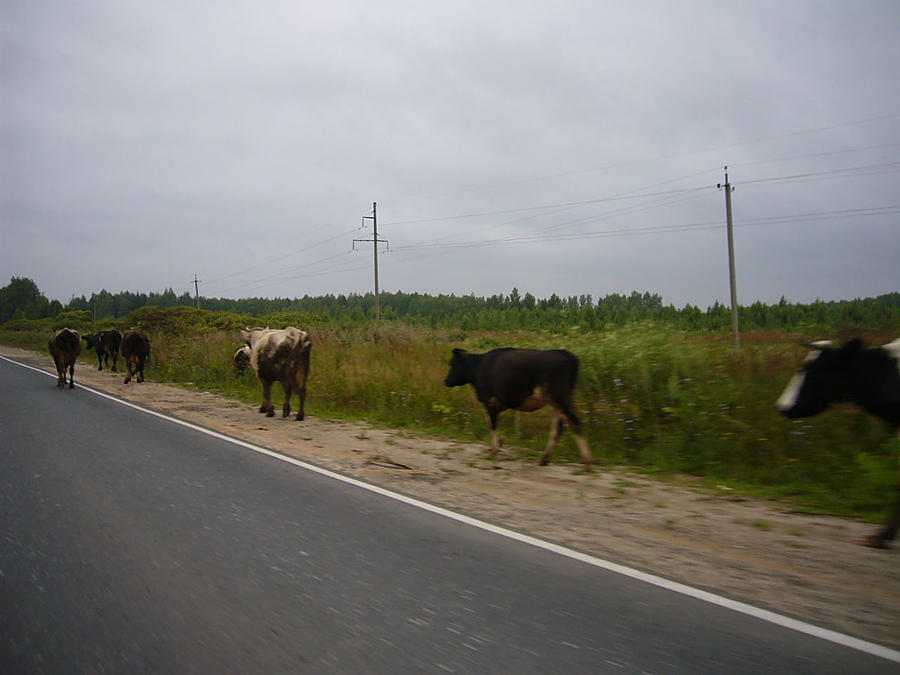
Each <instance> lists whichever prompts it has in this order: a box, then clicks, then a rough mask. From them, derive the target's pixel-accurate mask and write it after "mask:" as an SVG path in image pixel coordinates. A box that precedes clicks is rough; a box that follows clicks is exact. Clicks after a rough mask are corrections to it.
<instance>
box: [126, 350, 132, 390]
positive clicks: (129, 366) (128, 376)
mask: <svg viewBox="0 0 900 675" xmlns="http://www.w3.org/2000/svg"><path fill="white" fill-rule="evenodd" d="M133 374H134V361H133V360H132V358H131V357H130V356H126V357H125V384H128V383H129V382H131V376H132V375H133Z"/></svg>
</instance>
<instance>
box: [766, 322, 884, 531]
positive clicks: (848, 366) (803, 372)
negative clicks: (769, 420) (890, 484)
mask: <svg viewBox="0 0 900 675" xmlns="http://www.w3.org/2000/svg"><path fill="white" fill-rule="evenodd" d="M806 346H807V347H809V348H810V349H811V350H812V351H810V352H809V354H807V356H806V360H805V361H804V362H803V365H802V366H801V367H800V370H799V372H798V373H797V374H796V375H794V377H793V379H791V381H790V383H788V386H787V388H786V389H785V390H784V393H783V394H782V395H781V397H780V398H779V399H778V401H777V403H776V404H775V407H776V408H777V409H778V412H780V413H781V414H782V415H784V416H786V417H790V418H800V417H812V416H813V415H818V414H819V413H820V412H822V411H823V410H825V409H826V408H827V407H828V406H829V405H831V404H832V403H840V402H843V401H850V402H853V403H855V404H856V405H858V406H859V407H860V408H862V409H863V410H865V411H867V412H870V413H872V414H873V415H875V416H876V417H880V418H881V419H883V420H884V421H885V422H887V424H888V425H889V426H890V427H891V428H892V429H893V430H894V433H895V434H897V435H898V436H900V339H897V340H894V341H893V342H891V343H889V344H886V345H884V346H883V347H876V348H874V349H866V348H865V347H864V346H863V343H862V341H861V340H859V339H855V340H850V341H848V342H846V343H844V344H843V345H841V346H840V347H835V346H833V345H832V343H831V342H830V341H827V340H822V341H820V342H813V343H811V344H808V345H806ZM897 487H898V491H897V495H896V500H897V501H896V503H895V505H894V508H893V510H892V512H891V514H890V516H889V517H888V521H887V523H885V525H884V527H882V528H881V530H880V531H879V532H877V533H876V534H873V535H871V536H869V537H867V538H866V539H865V540H864V541H863V542H861V543H863V544H865V545H866V546H872V547H875V548H884V547H885V546H886V545H887V542H889V541H891V540H892V539H894V538H895V537H896V536H897V531H898V529H900V484H898V486H897Z"/></svg>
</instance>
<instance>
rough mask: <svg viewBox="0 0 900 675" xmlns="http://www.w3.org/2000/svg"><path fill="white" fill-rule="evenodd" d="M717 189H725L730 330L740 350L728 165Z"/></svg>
mask: <svg viewBox="0 0 900 675" xmlns="http://www.w3.org/2000/svg"><path fill="white" fill-rule="evenodd" d="M718 187H719V189H720V190H721V189H722V188H724V189H725V219H726V221H727V223H728V275H729V277H730V279H731V332H732V333H733V334H734V351H735V352H739V351H740V350H741V335H740V331H739V330H738V302H737V283H736V281H735V273H734V222H733V221H732V218H731V193H732V192H733V191H734V188H733V187H731V183H729V182H728V167H727V166H726V167H725V184H724V185H723V184H722V183H719V185H718Z"/></svg>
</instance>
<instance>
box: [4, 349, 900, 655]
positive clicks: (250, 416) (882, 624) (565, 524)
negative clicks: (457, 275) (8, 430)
mask: <svg viewBox="0 0 900 675" xmlns="http://www.w3.org/2000/svg"><path fill="white" fill-rule="evenodd" d="M0 355H2V356H6V357H8V358H11V359H14V360H16V361H19V362H22V363H27V364H29V365H33V366H36V367H38V368H41V369H43V370H45V371H47V372H53V373H55V369H54V367H53V362H52V360H51V359H50V356H49V355H43V354H39V353H35V352H29V351H25V350H21V349H16V348H12V347H6V346H0ZM122 380H123V375H122V374H121V373H109V372H107V371H103V372H98V371H97V370H96V367H95V366H93V367H85V366H83V365H81V364H79V367H78V368H77V370H76V373H75V386H76V388H77V387H78V385H79V384H83V385H86V386H89V387H93V388H96V389H100V390H102V391H106V392H109V393H111V394H114V395H116V396H119V397H121V398H124V399H128V400H130V401H134V402H135V403H139V404H143V405H146V406H147V407H150V408H153V409H155V410H159V411H162V412H166V413H168V414H171V415H172V416H174V417H178V418H179V419H183V420H187V421H190V422H195V423H197V424H200V425H202V426H204V427H207V428H210V429H215V430H217V431H220V432H222V433H225V434H228V435H230V436H234V437H237V438H241V439H244V440H247V441H250V442H252V443H256V444H259V445H262V446H264V447H267V448H271V449H273V450H276V451H278V452H281V453H284V454H287V455H291V456H294V457H297V458H301V459H304V460H308V461H310V462H312V463H315V464H317V465H319V466H323V467H326V468H329V469H333V470H335V471H339V472H341V473H343V474H346V475H350V476H354V477H358V478H361V479H363V480H366V481H368V482H371V483H375V484H378V485H382V486H384V487H388V488H392V489H395V490H397V491H400V492H403V493H404V494H408V495H412V496H415V497H418V498H420V499H423V500H425V501H428V502H431V503H433V504H438V505H441V506H445V507H447V508H450V509H453V510H455V511H458V512H462V513H465V514H468V515H471V516H475V517H478V518H482V519H484V520H487V521H489V522H492V523H496V524H499V525H503V526H506V527H509V528H511V529H514V530H517V531H519V532H524V533H528V534H532V535H534V536H537V537H540V538H542V539H545V540H549V541H552V542H556V543H559V544H562V545H565V546H569V547H571V548H574V549H577V550H579V551H584V552H587V553H591V554H594V555H597V556H600V557H602V558H606V559H609V560H612V561H615V562H620V563H624V564H627V565H631V566H634V567H637V568H639V569H642V570H645V571H649V572H653V573H655V574H659V575H661V576H663V577H666V578H668V579H672V580H675V581H679V582H682V583H686V584H689V585H692V586H695V587H698V588H702V589H705V590H709V591H712V592H715V593H719V594H721V595H724V596H727V597H730V598H733V599H736V600H741V601H744V602H748V603H751V604H753V605H756V606H758V607H763V608H766V609H770V610H773V611H776V612H779V613H782V614H786V615H789V616H793V617H796V618H799V619H803V620H805V621H809V622H810V623H813V624H816V625H819V626H824V627H827V628H832V629H835V630H839V631H842V632H845V633H848V634H851V635H855V636H857V637H861V638H864V639H868V640H873V641H877V642H881V643H886V644H890V645H892V646H897V647H900V548H894V549H891V550H875V549H868V548H864V547H862V546H858V545H857V544H855V543H854V541H855V540H856V539H859V538H860V537H862V536H864V535H866V534H869V533H871V532H872V531H873V530H874V529H875V526H873V525H871V524H868V523H860V522H856V521H853V520H846V519H841V518H834V517H828V516H816V515H807V514H802V513H797V512H795V511H792V510H791V509H790V507H787V506H785V505H783V504H779V503H776V502H770V501H761V500H753V499H744V498H740V497H736V496H734V495H733V493H732V491H730V490H728V489H727V487H726V486H721V487H720V489H719V490H717V491H716V492H714V493H713V492H710V491H705V490H700V489H696V488H692V487H687V486H681V485H676V484H671V483H662V482H656V481H653V480H650V479H648V478H646V477H644V476H640V475H635V474H631V473H627V472H622V471H599V472H597V473H596V474H594V475H590V476H588V475H576V474H575V473H574V470H575V469H577V468H578V467H577V466H575V465H563V464H554V465H551V466H548V467H539V466H536V465H535V464H531V463H526V462H522V461H518V460H513V459H511V458H508V457H507V458H504V457H502V456H501V457H500V458H499V461H497V462H488V461H487V460H486V459H485V455H484V450H485V446H484V445H482V444H465V443H458V442H453V441H447V440H440V439H433V438H425V437H418V436H414V435H411V434H408V433H405V432H398V431H391V430H382V429H376V428H372V427H370V426H369V425H366V424H352V423H346V422H336V421H330V420H325V419H318V418H313V417H307V419H306V420H305V421H303V422H297V421H296V420H294V419H293V417H291V418H288V419H282V418H281V417H280V416H279V417H275V418H267V417H265V416H263V415H261V414H259V413H258V412H257V411H256V406H251V405H247V404H244V403H238V402H235V401H231V400H228V399H225V398H222V397H219V396H215V395H213V394H208V393H202V392H196V391H190V390H186V389H183V388H180V387H176V386H171V385H162V384H157V383H154V382H144V383H141V384H136V383H131V384H128V385H125V384H123V383H122ZM47 387H48V390H52V389H54V388H55V382H54V381H53V380H51V379H49V378H48V380H47ZM61 395H63V394H62V393H61ZM310 396H311V398H314V397H315V392H310ZM280 401H281V398H280V392H277V393H276V410H277V408H278V407H279V405H280ZM278 414H279V415H280V412H278ZM508 414H513V413H508ZM535 414H542V413H540V412H538V413H535ZM594 452H595V455H597V456H600V455H602V452H603V449H602V448H594ZM897 546H900V544H898V545H897Z"/></svg>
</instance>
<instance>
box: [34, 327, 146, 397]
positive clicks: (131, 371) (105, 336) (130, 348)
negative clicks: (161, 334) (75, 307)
mask: <svg viewBox="0 0 900 675" xmlns="http://www.w3.org/2000/svg"><path fill="white" fill-rule="evenodd" d="M82 339H83V340H84V341H85V343H86V344H87V348H88V349H93V350H94V351H95V352H97V360H98V361H99V365H100V368H99V369H100V370H103V366H104V365H106V366H107V367H108V366H109V362H110V359H112V370H113V372H115V370H116V361H117V360H118V358H119V352H120V351H121V352H122V358H124V359H125V370H126V373H125V384H128V383H129V382H131V378H132V377H135V376H136V379H137V381H138V382H143V381H144V365H145V364H146V362H147V359H148V358H149V357H150V340H148V339H147V336H146V335H144V334H143V333H138V332H137V331H125V334H124V335H123V334H121V333H119V331H117V330H104V331H100V332H99V333H94V334H92V335H84V336H82V335H79V333H78V331H77V330H74V329H72V328H63V329H61V330H58V331H56V332H54V333H53V334H52V335H51V336H50V343H49V347H50V355H51V356H52V357H53V361H54V362H55V363H56V375H57V377H58V380H57V383H56V386H57V387H65V386H66V382H67V381H66V374H67V373H68V384H69V389H72V388H74V387H75V361H76V359H77V358H78V355H79V354H80V353H81V340H82Z"/></svg>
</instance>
